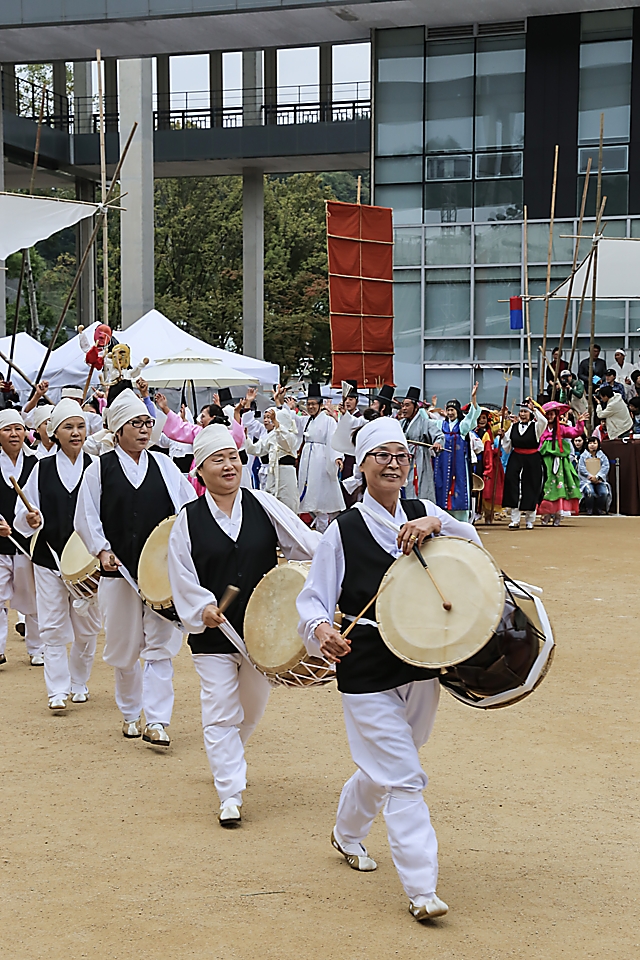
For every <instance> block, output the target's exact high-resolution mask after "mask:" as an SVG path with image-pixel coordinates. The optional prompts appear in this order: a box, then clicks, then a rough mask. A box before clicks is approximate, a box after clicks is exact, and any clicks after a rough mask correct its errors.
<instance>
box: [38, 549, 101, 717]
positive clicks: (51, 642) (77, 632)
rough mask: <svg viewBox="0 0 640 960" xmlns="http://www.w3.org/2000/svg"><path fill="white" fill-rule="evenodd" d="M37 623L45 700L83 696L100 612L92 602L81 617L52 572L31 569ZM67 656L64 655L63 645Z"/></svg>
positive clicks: (92, 655)
mask: <svg viewBox="0 0 640 960" xmlns="http://www.w3.org/2000/svg"><path fill="white" fill-rule="evenodd" d="M34 575H35V581H36V604H37V607H38V622H39V624H40V625H41V626H40V636H41V638H42V643H43V653H44V680H45V684H46V686H47V694H48V695H49V697H50V698H51V697H59V696H67V695H68V694H69V693H87V692H88V689H87V683H88V682H89V676H90V674H91V667H92V666H93V658H94V656H95V653H96V637H97V636H98V632H99V630H100V612H99V610H98V606H97V603H95V601H94V602H93V603H92V604H91V605H90V606H89V608H88V610H87V615H86V616H85V617H81V616H80V615H79V614H78V613H77V612H76V610H75V609H74V607H73V597H72V596H71V594H70V593H69V591H68V590H67V588H66V587H65V585H64V583H63V581H62V579H61V578H60V577H59V576H58V574H57V573H54V571H53V570H47V568H46V567H39V566H37V565H34ZM69 643H70V644H71V653H70V655H67V644H69Z"/></svg>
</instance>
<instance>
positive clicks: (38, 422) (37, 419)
mask: <svg viewBox="0 0 640 960" xmlns="http://www.w3.org/2000/svg"><path fill="white" fill-rule="evenodd" d="M54 410H55V407H54V406H53V405H52V404H50V403H47V404H43V405H42V406H41V407H36V408H35V410H34V411H33V426H34V427H35V429H36V430H37V429H38V427H41V426H42V424H43V423H46V422H47V420H48V419H49V417H50V416H51V414H52V413H53V411H54Z"/></svg>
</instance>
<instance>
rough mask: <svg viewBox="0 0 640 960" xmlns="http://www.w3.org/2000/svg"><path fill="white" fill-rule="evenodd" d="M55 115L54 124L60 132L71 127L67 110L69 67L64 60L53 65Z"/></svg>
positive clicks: (56, 61)
mask: <svg viewBox="0 0 640 960" xmlns="http://www.w3.org/2000/svg"><path fill="white" fill-rule="evenodd" d="M53 113H54V117H55V119H54V123H55V126H56V127H57V128H58V129H59V130H66V129H67V128H68V126H69V116H68V110H67V65H66V63H65V62H64V60H55V61H54V63H53Z"/></svg>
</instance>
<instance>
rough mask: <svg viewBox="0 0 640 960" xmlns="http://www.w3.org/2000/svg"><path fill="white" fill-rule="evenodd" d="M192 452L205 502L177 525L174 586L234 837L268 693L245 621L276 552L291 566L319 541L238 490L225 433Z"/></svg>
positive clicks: (267, 500)
mask: <svg viewBox="0 0 640 960" xmlns="http://www.w3.org/2000/svg"><path fill="white" fill-rule="evenodd" d="M193 446H194V450H193V452H194V456H195V461H196V466H197V469H198V475H199V478H200V480H201V481H202V482H203V483H204V484H205V486H206V492H205V494H204V496H203V497H201V498H199V500H197V501H196V502H194V503H190V504H187V506H186V507H185V509H183V510H182V511H181V512H180V514H179V516H178V518H177V520H176V522H175V524H174V527H173V530H172V531H171V536H170V538H169V578H170V581H171V589H172V594H173V601H174V604H175V607H176V610H177V612H178V615H179V617H180V619H181V621H182V623H183V624H184V626H185V628H186V630H188V631H189V637H188V643H189V646H190V648H191V653H192V657H193V664H194V666H195V668H196V671H197V672H198V676H199V677H200V689H201V693H200V701H201V707H202V727H203V734H204V745H205V751H206V754H207V759H208V761H209V766H210V768H211V773H212V775H213V780H214V785H215V788H216V791H217V793H218V797H219V800H220V813H219V821H220V824H221V825H222V826H224V827H230V826H236V825H237V824H239V822H240V820H241V813H240V808H241V806H242V801H243V793H244V790H245V788H246V785H247V781H246V770H247V765H246V760H245V755H244V745H245V744H246V742H247V740H248V739H249V737H250V736H251V734H252V732H253V731H254V730H255V728H256V726H257V724H258V722H259V721H260V718H261V717H262V714H263V713H264V710H265V707H266V704H267V699H268V696H269V690H270V684H269V682H268V681H267V680H266V679H265V677H264V676H263V675H262V674H261V673H259V672H258V670H257V669H256V668H255V667H254V666H253V664H252V663H251V661H250V660H249V659H248V655H247V652H246V647H245V644H244V639H243V625H244V612H245V609H246V606H247V603H248V601H249V599H250V597H251V594H252V592H253V590H254V588H255V587H256V586H257V583H258V582H259V580H261V579H262V577H263V576H264V574H265V573H267V572H268V570H270V569H272V568H273V567H275V566H276V565H277V562H278V560H277V553H276V546H277V545H279V546H280V548H281V549H282V551H283V553H284V555H285V557H287V559H289V560H310V559H311V558H312V556H313V553H314V551H315V548H316V546H317V544H318V542H319V540H320V537H319V536H318V534H317V533H315V532H314V531H312V530H310V529H309V528H308V527H307V526H306V524H304V523H303V522H302V521H301V520H300V519H299V517H297V516H296V515H295V513H293V511H291V510H289V508H288V507H286V506H285V505H284V504H282V503H280V502H279V501H278V500H276V498H275V497H273V496H271V494H269V493H265V492H263V491H260V490H247V489H246V488H241V487H240V479H241V476H242V464H241V461H240V457H239V455H238V451H237V449H236V447H235V445H234V444H233V442H232V441H231V440H230V436H229V432H228V431H227V430H226V429H225V428H224V427H221V426H219V425H211V426H208V427H205V429H204V430H203V431H202V433H200V434H199V435H198V437H197V438H196V440H195V442H194V445H193ZM228 586H235V587H239V588H240V589H239V593H238V595H237V597H236V598H235V600H234V601H233V603H232V604H231V606H230V607H229V609H228V610H227V613H226V616H225V615H223V613H222V612H221V611H220V609H219V607H218V604H219V603H220V600H221V598H222V597H223V596H224V593H225V591H226V589H227V587H228Z"/></svg>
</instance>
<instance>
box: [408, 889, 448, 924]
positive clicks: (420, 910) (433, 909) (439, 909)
mask: <svg viewBox="0 0 640 960" xmlns="http://www.w3.org/2000/svg"><path fill="white" fill-rule="evenodd" d="M448 910H449V907H448V906H447V905H446V903H445V902H444V900H441V899H440V897H438V896H437V895H436V894H435V893H434V895H433V896H432V897H429V899H428V900H427V901H426V903H421V904H420V905H419V906H418V905H417V904H415V903H414V902H413V900H410V901H409V912H410V914H411V916H412V917H415V918H416V920H419V921H420V922H423V921H425V920H435V919H436V917H444V915H445V913H447V912H448Z"/></svg>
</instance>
